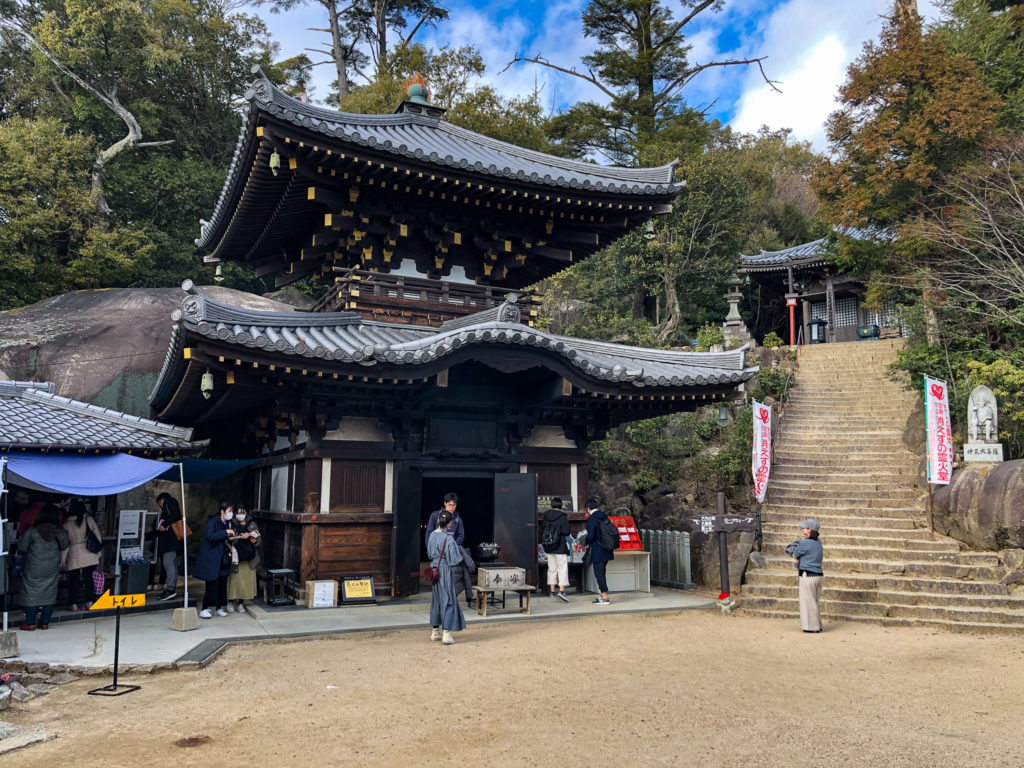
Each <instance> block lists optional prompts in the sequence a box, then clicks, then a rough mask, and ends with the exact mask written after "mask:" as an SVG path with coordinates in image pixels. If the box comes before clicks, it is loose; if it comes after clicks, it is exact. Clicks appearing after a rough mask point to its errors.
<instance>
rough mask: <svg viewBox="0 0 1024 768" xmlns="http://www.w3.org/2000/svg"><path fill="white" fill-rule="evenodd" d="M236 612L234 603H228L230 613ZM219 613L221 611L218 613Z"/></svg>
mask: <svg viewBox="0 0 1024 768" xmlns="http://www.w3.org/2000/svg"><path fill="white" fill-rule="evenodd" d="M234 612H235V604H234V603H228V613H234ZM218 613H219V611H218Z"/></svg>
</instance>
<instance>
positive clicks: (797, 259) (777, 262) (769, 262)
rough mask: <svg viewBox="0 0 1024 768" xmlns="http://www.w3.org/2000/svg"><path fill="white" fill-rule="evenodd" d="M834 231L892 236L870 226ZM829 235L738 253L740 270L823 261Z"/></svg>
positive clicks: (879, 237) (875, 237) (869, 237)
mask: <svg viewBox="0 0 1024 768" xmlns="http://www.w3.org/2000/svg"><path fill="white" fill-rule="evenodd" d="M835 233H836V234H837V235H840V236H844V237H849V238H853V239H856V240H872V241H875V242H890V241H891V240H892V236H891V235H890V234H888V233H887V232H881V231H878V230H875V229H872V228H856V227H836V228H835ZM830 239H831V237H821V238H818V239H817V240H812V241H810V242H809V243H800V244H799V245H791V246H790V247H789V248H782V249H781V250H778V251H761V252H760V253H754V254H749V255H748V254H745V253H741V254H740V270H741V271H742V270H744V269H752V270H757V269H770V268H785V267H788V266H796V265H800V266H809V265H812V264H818V263H821V262H822V261H824V256H825V254H826V253H828V251H829V248H828V246H829V240H830Z"/></svg>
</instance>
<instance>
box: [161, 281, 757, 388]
mask: <svg viewBox="0 0 1024 768" xmlns="http://www.w3.org/2000/svg"><path fill="white" fill-rule="evenodd" d="M183 287H184V288H185V289H186V290H189V291H196V289H195V288H194V287H193V286H192V285H191V281H186V283H185V285H184V286H183ZM507 308H511V309H513V310H514V309H515V307H514V304H511V303H509V304H507V305H504V306H502V307H498V308H496V309H497V310H499V311H498V312H496V311H495V310H486V311H484V312H481V313H478V314H477V315H469V316H467V317H464V318H460V319H459V320H458V321H457V322H453V323H450V324H446V326H442V327H441V328H430V327H425V326H414V325H397V324H391V323H382V322H375V321H369V320H363V319H361V318H360V317H359V316H358V315H355V314H353V313H348V312H341V313H303V312H294V313H292V312H286V313H277V312H254V311H251V310H244V309H240V308H237V307H231V306H228V305H226V304H221V303H219V302H216V301H213V300H212V299H210V298H209V297H207V296H204V295H202V294H201V293H198V292H195V293H193V294H192V295H190V296H188V297H186V298H185V300H184V301H183V302H182V308H181V309H180V310H175V313H174V315H173V319H174V320H175V321H176V323H177V324H178V328H180V329H187V330H188V331H190V332H191V333H194V334H198V335H200V336H205V337H207V338H210V339H219V340H221V341H224V342H227V343H230V344H238V345H241V346H244V347H250V348H254V349H266V350H268V351H270V350H274V351H276V352H278V353H281V354H283V355H291V356H295V357H298V358H307V359H314V360H324V361H328V360H334V361H338V362H339V363H343V364H345V363H356V364H358V365H360V366H363V367H373V366H387V367H388V368H389V369H390V370H391V373H388V374H387V375H389V376H390V375H393V374H394V373H395V368H398V369H402V368H408V369H413V368H415V367H416V366H417V365H422V364H426V363H431V362H433V361H435V360H438V359H441V358H444V357H447V356H450V355H453V354H455V353H456V352H457V351H459V350H464V349H468V348H470V347H473V346H507V347H518V348H520V349H524V350H531V351H536V352H541V353H544V354H547V355H552V356H555V357H556V358H560V359H561V360H562V361H563V362H564V363H566V364H568V365H570V366H571V367H573V368H575V369H576V370H578V371H579V372H580V373H581V374H582V375H583V376H584V377H586V378H588V379H590V380H592V381H596V382H602V381H603V382H609V383H613V384H626V385H630V386H631V387H633V388H636V389H647V390H650V389H658V388H666V389H667V388H680V387H701V386H707V385H721V384H739V383H741V382H743V381H746V380H747V379H749V378H751V377H752V376H753V375H754V374H755V373H756V372H757V368H747V367H745V363H744V353H745V347H744V348H740V349H736V350H731V351H729V352H721V353H702V352H678V351H670V350H656V349H648V348H644V347H631V346H625V345H622V344H613V343H611V342H602V341H588V340H585V339H577V338H572V337H569V336H557V335H554V334H549V333H545V332H544V331H540V330H537V329H535V328H531V327H529V326H527V325H523V324H522V323H520V322H518V317H517V313H515V312H508V311H506V312H505V313H502V312H501V311H500V310H504V309H507ZM183 335H184V334H183V333H182V332H181V331H180V330H178V329H176V333H175V334H174V336H173V337H172V343H171V350H170V351H169V352H168V357H167V360H166V362H165V365H164V369H163V370H162V371H161V373H160V376H159V379H158V382H157V386H156V388H155V389H154V391H153V395H152V396H151V398H150V400H151V402H152V401H153V400H154V398H155V397H156V396H157V394H158V392H160V390H161V389H162V388H163V387H164V386H165V384H166V381H167V379H168V378H169V377H170V376H171V375H172V369H173V366H174V365H175V364H176V361H177V360H180V359H181V354H180V350H178V349H176V347H177V346H178V345H179V344H180V343H181V341H180V340H181V339H182V337H183ZM398 375H401V374H400V373H399V374H398ZM408 375H410V376H418V375H420V374H417V373H416V372H415V371H414V370H409V373H408Z"/></svg>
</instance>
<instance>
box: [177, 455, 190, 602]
mask: <svg viewBox="0 0 1024 768" xmlns="http://www.w3.org/2000/svg"><path fill="white" fill-rule="evenodd" d="M178 478H179V479H180V480H181V520H182V522H184V523H185V527H184V533H185V535H184V536H183V537H182V539H181V544H182V555H181V560H182V563H181V565H182V572H183V573H184V574H185V605H184V606H183V607H184V608H188V514H187V513H186V511H185V464H184V462H181V463H179V464H178Z"/></svg>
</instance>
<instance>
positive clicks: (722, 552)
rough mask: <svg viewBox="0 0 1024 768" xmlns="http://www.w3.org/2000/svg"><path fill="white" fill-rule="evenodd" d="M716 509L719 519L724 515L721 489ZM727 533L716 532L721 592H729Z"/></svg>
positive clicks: (723, 496)
mask: <svg viewBox="0 0 1024 768" xmlns="http://www.w3.org/2000/svg"><path fill="white" fill-rule="evenodd" d="M716 506H717V509H716V510H715V511H716V512H717V513H718V516H719V520H721V519H722V518H723V517H724V516H725V494H724V493H722V492H721V491H719V492H718V497H717V505H716ZM727 535H728V534H727V533H726V532H725V531H719V532H718V567H719V570H721V572H722V592H724V593H725V594H730V592H729V543H728V541H726V538H725V537H726V536H727Z"/></svg>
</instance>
